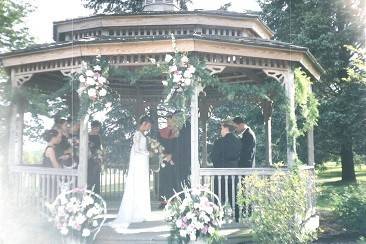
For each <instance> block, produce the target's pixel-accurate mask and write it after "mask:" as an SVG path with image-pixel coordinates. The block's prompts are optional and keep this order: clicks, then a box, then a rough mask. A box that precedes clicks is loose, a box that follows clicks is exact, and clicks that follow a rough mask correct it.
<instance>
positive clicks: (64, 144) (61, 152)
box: [52, 116, 70, 160]
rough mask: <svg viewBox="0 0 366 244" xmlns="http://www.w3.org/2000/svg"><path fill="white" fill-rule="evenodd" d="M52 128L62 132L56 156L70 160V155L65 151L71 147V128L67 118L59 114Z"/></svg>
mask: <svg viewBox="0 0 366 244" xmlns="http://www.w3.org/2000/svg"><path fill="white" fill-rule="evenodd" d="M52 129H54V130H57V131H58V132H60V133H61V142H60V143H59V144H58V145H57V146H56V148H55V150H56V156H57V158H58V159H59V160H68V159H69V158H70V155H68V154H67V153H65V151H66V150H67V149H68V148H69V147H70V143H69V138H68V136H69V133H68V132H69V128H68V123H67V120H66V119H62V118H60V117H59V116H56V117H55V123H54V125H53V126H52Z"/></svg>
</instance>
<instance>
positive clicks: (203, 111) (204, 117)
mask: <svg viewBox="0 0 366 244" xmlns="http://www.w3.org/2000/svg"><path fill="white" fill-rule="evenodd" d="M208 109H209V105H208V102H207V98H206V97H205V96H202V99H201V103H200V107H199V111H200V121H201V128H202V167H204V168H207V121H208Z"/></svg>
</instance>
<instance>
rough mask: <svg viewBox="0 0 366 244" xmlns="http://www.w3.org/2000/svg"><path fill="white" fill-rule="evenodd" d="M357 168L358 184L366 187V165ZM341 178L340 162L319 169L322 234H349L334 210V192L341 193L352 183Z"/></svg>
mask: <svg viewBox="0 0 366 244" xmlns="http://www.w3.org/2000/svg"><path fill="white" fill-rule="evenodd" d="M355 170H356V179H357V184H361V185H363V186H364V187H366V165H357V166H356V167H355ZM341 178H342V177H341V165H340V164H337V163H333V162H332V163H326V164H325V167H324V168H323V169H321V170H317V179H316V183H317V211H318V213H319V215H320V231H321V234H320V236H327V235H347V234H348V233H347V232H346V231H345V230H344V229H343V226H342V223H340V221H339V220H337V217H336V215H335V214H334V212H333V211H334V207H335V206H334V202H333V200H332V193H338V194H341V193H342V192H344V190H345V188H346V187H347V186H349V185H350V184H345V183H342V182H341ZM349 238H350V239H352V238H353V236H349ZM355 238H356V239H357V238H358V237H355Z"/></svg>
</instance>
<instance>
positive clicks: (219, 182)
mask: <svg viewBox="0 0 366 244" xmlns="http://www.w3.org/2000/svg"><path fill="white" fill-rule="evenodd" d="M217 178H218V195H219V199H220V203H222V197H221V175H219V176H218V177H217Z"/></svg>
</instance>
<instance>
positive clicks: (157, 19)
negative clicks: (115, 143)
mask: <svg viewBox="0 0 366 244" xmlns="http://www.w3.org/2000/svg"><path fill="white" fill-rule="evenodd" d="M144 4H145V9H144V11H143V12H140V13H126V14H112V15H104V14H101V15H94V16H90V17H82V18H76V19H70V20H64V21H58V22H54V26H53V29H54V32H53V38H54V41H55V42H54V43H50V44H41V45H33V46H30V47H28V48H25V49H21V50H16V51H11V52H8V53H5V54H2V55H1V56H0V59H1V62H2V65H3V67H4V68H5V70H6V72H7V73H8V74H9V76H10V78H11V85H12V89H18V88H20V87H21V86H23V85H24V84H26V83H27V82H34V83H43V84H50V85H52V83H62V82H64V77H65V76H70V75H72V74H73V73H75V72H78V71H79V70H80V69H81V65H82V61H83V60H88V59H91V58H93V57H95V56H96V55H102V56H103V57H106V58H107V59H108V60H109V63H110V65H112V66H115V67H124V68H138V67H143V66H146V65H151V63H150V61H149V59H150V58H154V59H155V60H157V61H163V60H164V57H165V54H166V53H172V52H173V49H172V46H171V35H170V34H171V33H173V34H174V36H175V38H176V43H177V48H178V49H179V50H181V51H185V52H189V53H191V54H194V55H196V56H198V57H201V58H203V59H205V60H206V64H207V69H208V70H210V71H211V73H212V74H215V75H217V76H218V77H219V78H220V80H221V81H222V82H242V83H256V84H258V85H260V84H261V83H262V82H263V81H264V80H265V79H266V78H267V77H271V78H274V79H275V80H277V81H278V82H279V83H280V84H281V85H282V86H283V87H284V89H285V93H286V95H287V97H288V100H289V105H290V106H289V107H290V109H289V110H288V114H287V115H286V118H287V121H286V127H287V128H286V129H287V131H289V130H290V118H291V117H293V116H295V86H294V69H295V67H296V66H297V67H298V66H300V67H302V68H303V69H304V70H305V71H306V72H307V73H308V74H309V75H310V76H311V77H312V78H313V79H315V80H318V79H319V78H320V76H321V74H322V73H323V69H322V67H321V66H320V65H319V63H318V62H317V61H316V60H315V58H314V57H313V56H312V54H311V53H310V52H309V50H308V49H307V48H305V47H300V46H295V45H292V44H289V43H284V42H279V41H274V40H271V37H272V36H273V32H272V31H271V30H270V29H269V28H268V27H267V26H266V25H265V24H264V23H263V22H262V21H261V20H260V19H259V17H258V16H257V15H254V14H246V13H235V12H228V11H203V10H195V11H178V9H177V7H176V6H175V5H174V4H173V1H172V0H170V1H169V0H165V1H157V0H145V3H144ZM139 84H140V85H139V86H136V85H131V84H129V83H128V82H126V81H123V80H113V81H112V82H111V84H110V85H111V87H112V88H113V89H116V90H118V91H119V92H120V94H121V95H122V96H124V97H125V98H126V101H127V100H128V101H129V103H131V105H132V106H134V108H135V110H136V114H141V112H142V111H143V109H144V107H145V106H146V105H151V104H154V105H157V104H158V103H159V102H160V101H161V99H162V98H163V97H164V93H163V90H164V89H163V86H162V84H161V81H160V80H154V81H148V82H145V83H142V84H141V83H139ZM198 96H199V94H198V90H195V92H194V93H193V95H192V97H191V114H190V116H191V135H192V143H191V161H192V163H191V174H192V175H191V182H192V185H194V186H197V185H199V184H203V183H205V182H206V183H207V182H210V183H209V184H211V185H213V182H214V181H213V179H214V177H218V178H219V179H221V178H224V179H225V180H226V183H227V182H228V179H229V178H231V179H234V178H236V179H239V180H240V179H241V178H242V177H245V176H246V175H250V174H252V173H254V172H257V173H258V174H260V175H271V174H272V173H273V172H274V170H273V169H272V168H249V169H248V168H247V169H213V168H207V167H206V166H207V147H206V149H205V148H204V149H203V151H204V153H203V156H202V158H200V157H199V153H198V148H199V139H198V129H199V126H200V123H201V125H203V126H202V130H203V131H204V135H205V133H206V135H207V128H206V126H205V125H206V121H207V111H208V109H207V108H208V104H209V103H210V99H211V100H214V99H215V98H212V97H211V98H210V96H209V95H208V97H207V99H206V100H205V101H206V103H199V100H198ZM11 106H12V107H11V123H10V125H11V128H10V140H9V157H8V168H9V171H10V174H11V175H12V177H11V180H12V181H13V182H14V185H15V186H16V187H18V191H17V192H22V191H25V190H29V191H31V192H38V193H40V194H32V197H33V198H34V197H35V199H34V200H35V202H37V203H38V205H39V206H40V207H42V206H43V202H44V201H45V200H46V199H43V198H42V197H41V196H47V198H48V199H47V200H50V199H53V198H55V196H56V194H57V192H55V190H54V189H55V188H54V187H50V188H48V187H47V186H49V185H50V184H47V182H51V185H54V184H57V182H58V180H60V179H69V180H71V181H72V182H73V185H74V186H80V187H83V186H85V185H86V177H87V147H88V146H87V145H88V121H87V120H84V121H82V123H81V131H80V134H81V136H80V137H81V138H80V164H79V167H78V169H75V170H71V169H50V168H42V167H29V166H27V165H25V164H23V160H22V152H23V123H24V109H23V106H22V104H20V103H17V104H15V103H14V104H12V105H11ZM263 106H264V109H263V111H264V125H265V132H266V133H265V135H266V136H265V145H266V161H267V163H268V165H271V164H272V149H271V145H272V141H271V104H270V103H268V104H264V105H263ZM199 113H200V116H199ZM199 117H200V121H199ZM199 122H200V123H199ZM307 138H308V142H307V144H308V162H307V164H308V167H305V168H306V169H307V170H309V171H310V172H313V171H314V167H313V166H314V141H313V131H312V130H311V131H310V132H309V133H308V137H307ZM287 142H288V143H287V165H288V167H291V166H292V165H293V164H294V160H295V156H296V145H295V140H294V139H293V138H291V135H290V133H288V136H287ZM204 143H206V142H205V140H204ZM231 190H232V191H234V189H228V187H226V189H225V191H226V199H225V201H227V200H228V199H227V198H228V194H227V193H228V192H229V191H231ZM58 191H59V189H58ZM309 204H310V205H309V209H310V215H309V216H313V215H315V210H314V205H313V196H309Z"/></svg>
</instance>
